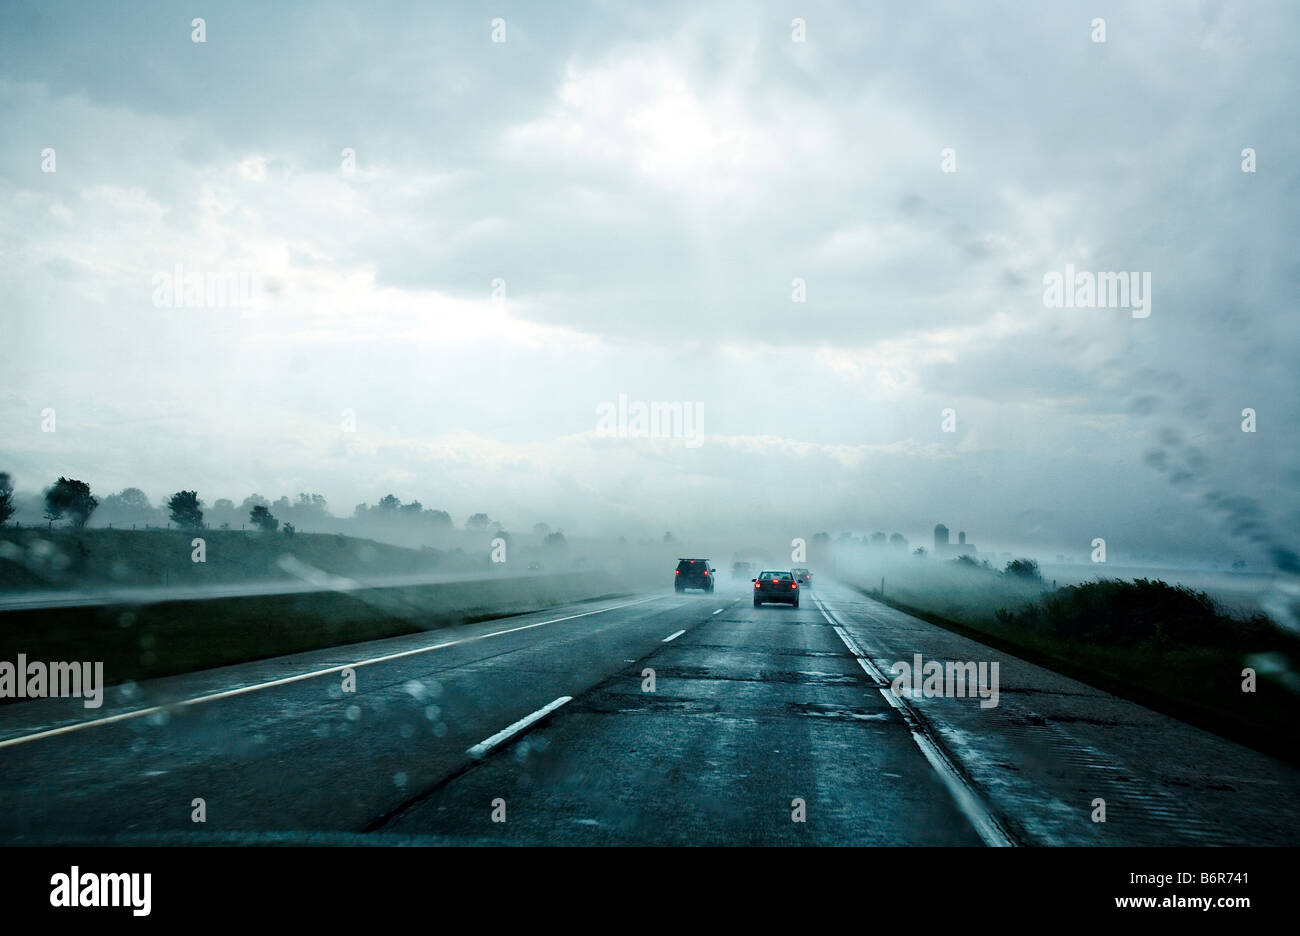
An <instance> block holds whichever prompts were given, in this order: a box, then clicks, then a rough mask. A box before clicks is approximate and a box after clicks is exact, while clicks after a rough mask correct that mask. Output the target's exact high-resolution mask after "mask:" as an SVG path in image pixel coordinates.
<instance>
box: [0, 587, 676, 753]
mask: <svg viewBox="0 0 1300 936" xmlns="http://www.w3.org/2000/svg"><path fill="white" fill-rule="evenodd" d="M663 597H665V596H663V595H651V596H650V597H649V598H638V599H637V600H636V601H627V602H624V603H623V604H617V605H611V606H609V607H608V608H597V609H596V610H594V611H584V612H582V613H581V614H570V615H568V616H566V617H560V618H553V619H552V620H549V621H538V622H537V623H535V624H523V625H521V626H519V627H510V628H507V629H505V630H499V631H493V632H492V633H490V634H478V635H476V636H474V637H462V638H461V639H459V640H447V641H443V642H442V643H438V644H433V645H432V646H429V647H416V648H414V649H413V650H402V651H401V652H399V653H387V654H384V655H383V656H377V657H371V658H370V659H367V660H358V661H357V662H355V663H344V664H341V665H339V666H331V667H328V668H327V669H321V670H312V671H311V672H309V673H299V674H298V675H296V676H286V677H284V678H283V679H273V680H271V681H270V682H263V683H254V684H253V685H251V686H240V687H238V688H235V689H226V690H224V691H222V692H213V693H209V694H207V695H201V696H195V697H194V698H192V699H182V700H181V701H179V702H170V703H168V704H167V705H152V706H150V707H149V708H144V709H135V710H133V711H130V712H121V713H119V714H117V715H109V716H106V717H104V718H92V719H90V720H89V721H83V722H75V723H74V724H71V725H63V726H61V727H59V728H50V729H47V730H46V731H38V732H35V733H34V734H29V735H19V736H17V737H14V738H6V739H5V740H3V741H0V748H7V747H12V746H13V745H16V744H25V743H26V742H28V741H39V740H41V739H42V738H52V737H54V736H55V735H62V734H68V733H70V732H73V731H80V730H81V729H83V728H95V727H98V726H100V725H111V724H112V723H114V722H120V721H126V720H127V719H130V718H142V717H143V716H145V715H153V714H155V713H157V712H161V711H163V710H164V709H168V708H184V707H187V706H191V705H202V704H203V703H204V702H215V701H217V700H218V699H229V698H231V697H232V696H238V695H244V694H245V693H249V692H258V691H260V690H262V689H274V688H275V687H276V686H287V685H289V684H290V683H296V682H301V681H303V680H304V679H314V678H316V677H317V676H329V675H331V674H333V673H341V672H343V671H344V670H345V669H356V668H358V667H361V666H370V665H371V664H373V663H387V662H388V661H390V660H398V659H401V658H403V657H409V656H416V655H418V654H421V653H430V652H432V651H434V650H443V649H446V648H447V647H454V646H457V645H458V644H465V643H473V642H474V641H476V640H487V639H488V638H489V637H501V636H504V635H505V634H514V633H517V632H519V631H526V630H531V629H532V628H534V627H544V626H545V625H547V624H559V623H561V622H562V621H572V620H574V619H576V618H582V617H590V616H591V615H593V614H603V613H605V612H606V611H617V610H618V609H619V608H628V607H631V606H632V605H638V604H645V603H646V602H647V601H658V600H659V599H660V598H663Z"/></svg>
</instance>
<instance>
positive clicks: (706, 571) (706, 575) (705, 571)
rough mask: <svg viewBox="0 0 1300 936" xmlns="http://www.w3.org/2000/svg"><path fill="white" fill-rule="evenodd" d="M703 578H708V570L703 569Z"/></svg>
mask: <svg viewBox="0 0 1300 936" xmlns="http://www.w3.org/2000/svg"><path fill="white" fill-rule="evenodd" d="M704 577H705V578H708V577H709V570H708V569H705V570H704Z"/></svg>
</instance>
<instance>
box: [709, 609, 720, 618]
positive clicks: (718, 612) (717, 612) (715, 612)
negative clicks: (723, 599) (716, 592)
mask: <svg viewBox="0 0 1300 936" xmlns="http://www.w3.org/2000/svg"><path fill="white" fill-rule="evenodd" d="M722 612H723V609H722V608H719V609H718V610H717V611H714V612H713V614H721V613H722ZM709 616H710V617H712V616H713V615H709Z"/></svg>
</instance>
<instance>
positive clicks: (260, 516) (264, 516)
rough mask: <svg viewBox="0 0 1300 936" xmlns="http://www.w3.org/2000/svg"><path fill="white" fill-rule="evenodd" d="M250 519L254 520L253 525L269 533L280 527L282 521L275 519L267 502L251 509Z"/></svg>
mask: <svg viewBox="0 0 1300 936" xmlns="http://www.w3.org/2000/svg"><path fill="white" fill-rule="evenodd" d="M248 519H249V520H252V521H253V526H255V527H257V528H258V529H259V530H265V531H266V532H267V533H274V532H275V531H276V530H278V529H279V528H280V521H279V520H277V519H275V517H274V516H273V515H272V513H271V511H270V510H268V509H267V507H266V505H265V504H258V505H257V506H255V507H254V508H253V509H252V510H250V511H249V512H248Z"/></svg>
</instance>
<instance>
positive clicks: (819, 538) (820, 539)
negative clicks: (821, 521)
mask: <svg viewBox="0 0 1300 936" xmlns="http://www.w3.org/2000/svg"><path fill="white" fill-rule="evenodd" d="M812 541H813V542H814V543H816V544H817V545H818V546H825V545H826V544H827V543H829V542H830V541H831V535H830V534H829V533H827V532H826V531H824V530H823V531H822V532H821V533H817V534H814V535H813V538H812Z"/></svg>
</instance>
